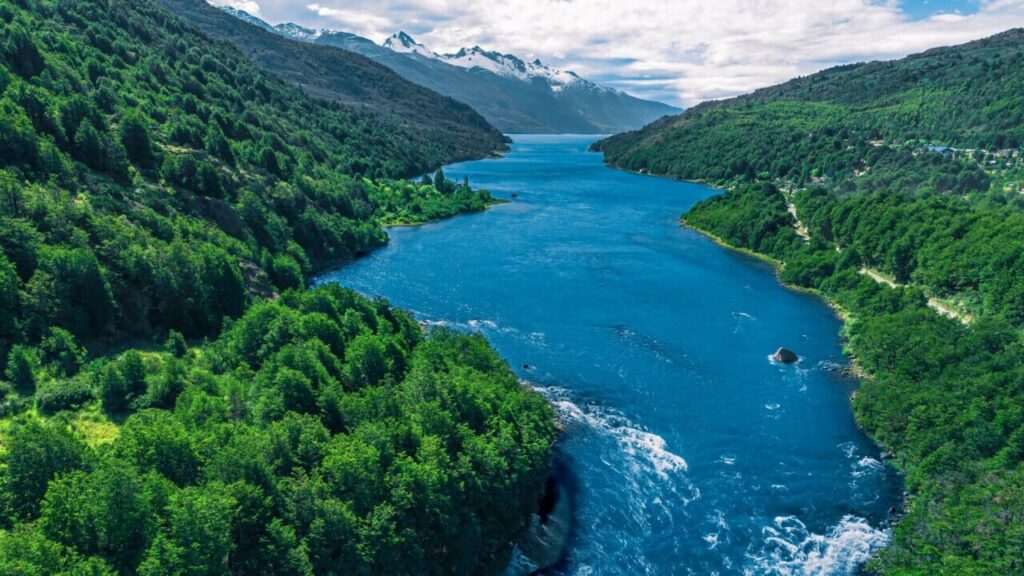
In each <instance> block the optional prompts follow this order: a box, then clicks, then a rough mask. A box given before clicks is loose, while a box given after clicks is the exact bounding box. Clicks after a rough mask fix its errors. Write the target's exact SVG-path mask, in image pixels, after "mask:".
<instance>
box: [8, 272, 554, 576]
mask: <svg viewBox="0 0 1024 576" xmlns="http://www.w3.org/2000/svg"><path fill="white" fill-rule="evenodd" d="M86 372H87V373H88V376H87V380H88V381H91V382H92V386H91V388H90V391H91V392H92V393H94V394H95V395H96V396H97V397H99V399H100V400H99V401H101V402H102V407H103V409H104V410H106V411H107V412H109V413H112V414H115V415H118V416H119V417H120V418H126V420H125V423H124V426H123V427H122V428H121V430H120V431H119V434H118V435H117V436H116V438H113V439H111V440H110V441H109V443H104V444H102V445H100V446H99V447H97V448H91V447H89V446H88V445H86V444H85V443H83V442H82V440H81V439H80V438H79V437H78V436H76V435H74V434H72V433H70V432H68V431H67V429H66V428H65V427H64V425H62V424H61V419H51V420H49V421H40V420H38V419H37V418H33V417H25V418H23V419H18V420H16V421H15V423H14V425H13V428H12V431H11V432H10V433H9V435H8V436H7V438H6V442H5V444H6V453H5V454H4V455H3V457H2V464H3V467H2V468H0V480H2V481H0V503H2V505H3V506H4V514H3V518H4V519H5V522H6V524H7V528H9V529H11V530H10V531H9V532H7V533H4V534H2V535H0V539H2V540H5V541H7V542H8V544H7V545H6V547H5V546H3V545H0V550H4V552H3V553H0V566H3V567H4V570H2V571H5V573H7V571H6V570H8V569H10V568H11V567H18V566H23V567H25V568H26V569H29V568H30V569H32V570H37V571H39V573H47V572H46V566H47V563H48V562H56V561H58V560H57V559H58V558H59V562H60V564H61V565H73V566H75V567H76V568H75V569H76V570H84V568H82V566H84V565H88V566H102V567H103V568H104V569H106V570H116V571H117V572H119V573H126V574H135V573H138V574H263V573H267V572H266V570H267V566H274V567H275V568H274V571H272V573H274V574H280V573H283V574H375V573H381V574H399V573H401V574H408V573H440V572H445V573H470V572H476V571H479V570H481V569H482V568H483V567H484V566H485V565H486V564H487V563H488V562H490V561H491V560H492V559H493V558H494V557H495V555H496V554H499V553H500V552H502V551H503V550H504V549H505V548H506V546H507V545H508V543H509V542H510V540H511V538H512V535H513V534H514V533H515V532H516V531H517V530H518V529H519V527H520V526H521V524H522V522H523V519H524V518H526V517H527V516H528V514H529V513H530V512H531V511H532V510H533V507H534V506H535V504H536V493H537V490H538V486H541V485H542V484H543V482H544V477H545V474H546V473H547V467H548V459H549V458H550V454H549V451H550V447H551V443H552V440H553V437H554V434H555V429H554V425H553V420H552V415H551V410H550V408H549V407H548V406H547V404H546V403H545V401H544V400H543V398H541V397H540V396H539V395H537V394H535V393H533V392H531V391H528V390H527V389H526V388H525V387H523V386H522V385H521V384H520V383H519V381H518V380H517V379H516V378H515V377H514V375H513V374H512V373H511V371H510V370H509V368H508V366H507V365H506V364H505V363H504V362H503V361H502V360H501V359H500V358H498V357H497V355H496V354H495V353H494V352H493V351H492V350H491V349H490V348H489V347H488V345H487V343H486V341H484V339H483V338H482V337H481V336H470V335H459V334H455V333H451V332H446V331H434V332H432V333H430V334H428V335H426V336H424V335H423V334H422V333H421V331H420V327H419V326H418V325H417V324H416V323H415V322H414V321H413V320H412V319H411V318H409V317H408V316H406V315H405V314H403V313H401V312H398V311H396V310H394V309H392V308H390V307H388V306H387V305H386V304H385V303H383V302H371V301H369V300H366V299H364V298H361V297H359V296H356V295H355V294H353V293H351V292H348V291H345V290H342V289H340V288H337V287H325V288H321V289H318V290H315V291H308V292H306V291H303V292H287V293H285V294H284V295H283V296H282V298H281V300H280V301H278V302H264V303H261V304H257V305H255V306H254V307H253V308H252V309H250V310H249V311H248V312H247V313H246V314H245V315H243V316H242V317H241V318H240V319H239V320H238V321H237V322H235V323H234V324H233V325H232V327H231V328H230V329H229V330H227V331H226V332H225V333H224V334H223V335H222V336H221V337H220V338H219V339H218V340H217V341H215V342H213V343H212V344H210V345H208V346H204V347H200V348H195V349H191V350H188V351H187V352H186V353H185V355H184V356H183V357H181V358H179V357H176V356H175V355H174V354H173V353H171V352H145V353H141V352H138V351H135V350H131V351H128V352H126V353H124V354H122V355H120V356H117V357H115V358H113V359H110V360H106V359H104V360H100V361H96V362H94V363H92V364H91V365H90V366H88V367H87V369H86ZM88 402H96V400H93V398H92V396H91V395H90V397H89V400H88ZM63 414H65V415H66V416H71V415H72V413H71V412H64V413H63ZM12 542H13V543H17V544H12ZM29 542H32V543H33V544H32V546H33V547H29V548H19V547H18V546H28V543H29ZM40 546H48V547H52V549H53V551H54V552H53V553H52V555H53V557H54V558H52V559H49V558H48V559H41V558H38V557H36V556H35V554H36V549H37V548H38V547H40ZM29 573H31V572H29ZM75 573H79V572H75Z"/></svg>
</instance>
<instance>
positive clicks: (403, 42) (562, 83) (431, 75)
mask: <svg viewBox="0 0 1024 576" xmlns="http://www.w3.org/2000/svg"><path fill="white" fill-rule="evenodd" d="M225 11H226V12H228V13H229V14H232V15H234V16H235V17H236V18H239V19H241V20H243V21H245V22H249V23H251V24H253V25H255V26H258V27H260V28H263V29H265V30H270V31H273V32H276V33H277V34H280V35H282V36H284V37H287V38H290V39H292V40H295V41H299V42H312V43H315V44H319V45H324V46H334V47H336V48H341V49H343V50H348V51H351V52H355V53H357V54H361V55H363V56H366V57H367V58H369V59H371V60H373V61H375V62H378V63H380V64H383V65H384V66H387V67H388V68H390V69H392V70H394V71H395V72H397V73H398V74H399V75H401V76H402V77H403V78H406V79H407V80H410V81H412V82H414V83H416V84H419V85H421V86H425V87H427V88H429V89H431V90H434V91H436V92H439V93H441V94H445V95H447V96H450V97H452V98H454V99H455V100H458V101H459V102H465V103H466V104H469V105H470V106H472V107H473V108H474V109H475V110H477V111H478V112H480V113H481V114H482V115H483V116H484V117H485V118H487V120H488V121H489V122H490V123H491V124H493V125H495V126H497V127H498V128H499V129H501V130H502V131H504V132H508V133H527V132H532V133H543V132H557V133H584V134H608V133H614V132H621V131H623V130H631V129H635V128H638V127H640V126H643V125H645V124H647V123H649V122H651V121H654V120H656V119H658V118H661V117H662V116H665V115H667V114H674V113H677V112H679V109H678V108H674V107H671V106H667V105H665V104H662V103H660V102H650V101H647V100H641V99H639V98H635V97H633V96H630V95H628V94H625V93H623V92H619V91H617V90H612V89H609V88H605V87H602V86H598V85H596V84H594V83H592V82H589V81H587V80H585V79H583V78H580V77H579V76H577V75H576V74H574V73H572V72H564V71H560V70H555V69H553V68H550V67H548V66H545V65H543V64H542V63H540V62H539V61H537V62H524V61H522V60H520V59H519V58H517V57H515V56H512V55H510V54H499V53H497V52H488V51H486V50H483V49H482V48H480V47H478V46H477V47H473V48H467V49H464V50H461V51H459V52H457V53H455V54H447V55H441V54H436V53H434V52H432V51H431V50H429V49H428V48H426V47H425V46H423V45H421V44H418V43H417V42H416V41H415V40H414V39H413V38H412V37H411V36H409V35H408V34H405V33H404V32H400V33H397V34H395V35H394V36H392V37H391V38H389V39H387V40H386V41H385V42H384V45H383V46H381V45H378V44H376V43H375V42H373V41H371V40H368V39H366V38H363V37H361V36H357V35H355V34H350V33H347V32H334V31H326V30H311V29H308V28H304V27H302V26H298V25H296V24H291V23H286V24H278V25H277V26H271V25H270V24H268V23H266V22H264V21H262V20H260V19H259V18H256V17H254V16H252V15H250V14H247V13H245V12H242V11H238V10H234V9H225Z"/></svg>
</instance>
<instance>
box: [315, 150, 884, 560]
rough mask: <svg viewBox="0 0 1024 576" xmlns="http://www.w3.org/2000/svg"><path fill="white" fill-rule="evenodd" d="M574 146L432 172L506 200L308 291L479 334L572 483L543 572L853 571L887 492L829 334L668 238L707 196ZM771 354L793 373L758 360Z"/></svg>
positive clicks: (826, 322)
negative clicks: (552, 420) (565, 518)
mask: <svg viewBox="0 0 1024 576" xmlns="http://www.w3.org/2000/svg"><path fill="white" fill-rule="evenodd" d="M589 143H590V139H589V138H585V137H565V136H562V137H559V136H518V137H516V141H515V143H514V144H513V150H512V152H511V153H510V154H509V155H507V156H506V157H505V158H502V159H493V160H484V161H479V162H471V163H466V164H458V165H454V166H450V167H447V168H446V169H445V172H446V173H447V174H448V175H449V176H451V177H455V178H458V179H461V178H462V177H463V176H468V177H469V178H470V181H471V183H472V184H474V185H475V186H480V187H485V188H488V189H490V190H492V192H493V193H494V194H495V195H496V196H497V197H499V198H503V199H511V195H512V194H513V193H515V194H516V198H515V199H513V200H512V202H510V203H508V204H503V205H500V206H496V207H494V208H492V209H491V210H489V211H488V212H486V213H484V214H478V215H472V216H466V217H460V218H456V219H453V220H450V221H446V222H442V223H437V224H431V225H427V226H423V227H420V228H402V229H395V230H392V231H391V236H392V242H391V244H390V245H389V246H388V247H386V248H383V249H381V250H379V251H377V252H375V253H373V254H370V255H368V256H367V257H366V258H363V259H361V260H359V261H357V262H355V263H353V264H351V265H348V266H346V267H344V268H342V269H341V270H338V271H336V272H333V273H331V274H327V275H324V276H323V277H321V278H320V279H319V280H318V282H339V283H341V284H343V285H345V286H348V287H351V288H354V289H356V290H358V291H360V292H363V293H365V294H368V295H372V296H384V297H386V298H388V299H389V300H390V301H391V302H392V303H393V304H395V305H398V306H401V307H404V308H407V309H410V310H412V311H413V313H414V314H415V315H416V316H417V318H418V319H419V320H421V321H423V322H425V323H427V324H428V325H430V324H434V325H444V326H447V327H451V328H454V329H458V330H468V331H479V332H482V333H483V334H484V335H486V336H487V338H488V339H489V340H490V341H491V343H492V344H493V345H494V346H495V347H496V349H497V350H498V351H499V352H500V353H501V354H502V355H503V356H504V357H505V358H506V359H507V360H508V361H509V363H510V364H511V365H512V366H515V367H517V372H518V373H519V375H520V377H522V378H523V379H524V380H526V381H527V382H529V383H530V384H531V385H532V386H533V387H534V388H535V389H536V390H538V392H539V393H541V394H543V395H544V396H545V397H547V398H548V400H549V401H551V402H552V404H553V405H554V406H555V408H556V410H557V411H558V413H559V416H560V418H561V419H562V420H563V422H564V423H565V428H566V429H565V432H564V434H563V435H562V438H561V440H560V444H559V450H560V452H561V453H562V454H563V456H564V461H565V462H566V463H567V464H568V465H569V466H571V469H572V476H573V477H574V478H575V479H576V480H575V482H574V487H573V504H574V505H573V516H572V526H573V528H572V530H571V537H570V539H569V542H568V551H567V554H566V556H565V558H564V559H563V561H562V562H561V563H560V564H559V565H558V566H556V567H555V569H554V570H553V571H552V573H555V574H709V573H714V572H717V573H719V574H780V575H781V574H785V575H800V574H815V575H829V574H854V573H856V571H857V570H858V567H859V566H861V565H862V564H863V562H864V561H865V560H866V559H867V558H868V557H870V555H871V554H873V553H874V552H875V551H877V550H878V549H879V548H880V547H882V546H883V545H884V544H885V542H886V541H887V539H888V537H889V533H888V529H887V522H888V520H889V510H890V508H892V507H893V506H898V505H899V500H900V494H901V491H902V486H901V483H900V480H899V477H898V475H897V474H896V473H895V472H894V471H893V470H892V469H891V468H889V467H888V466H887V465H885V464H884V462H883V461H882V460H881V458H880V451H879V449H878V448H877V447H876V446H874V445H873V444H872V443H871V441H870V440H869V439H868V438H866V437H865V436H864V434H862V433H861V432H860V431H859V430H858V429H857V427H856V425H855V423H854V422H853V417H852V413H851V411H850V407H849V397H850V395H851V394H852V393H853V392H854V391H855V390H856V388H857V386H858V382H857V381H856V380H855V379H851V378H848V377H845V376H844V375H843V373H842V370H841V367H842V366H844V365H845V364H846V359H845V358H844V357H843V355H842V350H841V346H840V341H839V336H838V334H839V330H840V327H841V326H840V323H839V320H838V319H837V318H836V317H835V315H834V314H833V313H832V311H831V310H830V309H829V308H828V307H827V306H826V305H825V304H824V303H823V302H821V301H820V300H818V299H816V298H814V297H812V296H809V295H807V294H801V293H797V292H793V291H790V290H787V289H785V288H783V287H781V286H780V285H779V284H778V282H777V280H776V278H775V276H774V274H773V271H772V269H771V268H770V266H768V265H765V264H762V263H759V262H756V261H752V259H750V258H745V257H742V256H739V255H737V254H735V253H733V252H730V251H728V250H725V249H722V248H721V247H718V246H716V245H714V243H712V242H711V241H709V240H707V239H706V238H703V237H702V236H700V235H698V234H696V233H695V232H693V231H691V230H687V229H684V228H681V227H680V226H679V224H678V218H679V215H680V214H681V213H682V212H684V211H685V210H686V209H687V208H688V207H689V206H690V205H692V204H693V203H694V202H697V201H699V200H701V199H703V198H706V197H708V196H710V195H713V194H716V193H717V191H715V190H713V189H710V188H707V187H705V186H699V185H695V184H687V183H681V182H673V181H670V180H664V179H660V178H648V177H643V176H638V175H634V174H628V173H625V172H620V171H615V170H610V169H608V168H605V167H604V166H603V165H602V161H601V160H602V159H601V157H600V155H597V154H592V153H587V152H586V148H587V146H588V145H589ZM782 346H785V347H787V348H789V349H791V350H793V351H794V352H796V353H797V354H798V355H799V357H800V361H799V362H797V363H795V364H784V363H776V362H772V361H771V360H770V358H769V357H770V356H771V355H772V354H773V353H774V352H775V351H776V350H777V349H778V348H779V347H782ZM511 573H514V572H511Z"/></svg>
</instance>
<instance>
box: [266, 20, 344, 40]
mask: <svg viewBox="0 0 1024 576" xmlns="http://www.w3.org/2000/svg"><path fill="white" fill-rule="evenodd" d="M274 30H276V31H277V33H278V34H281V35H282V36H287V37H289V38H291V39H292V40H298V41H300V42H316V39H317V38H319V37H321V36H323V35H324V34H326V33H328V32H330V31H329V30H323V29H321V30H313V29H312V28H305V27H303V26H299V25H298V24H293V23H291V22H288V23H286V24H278V25H277V26H274Z"/></svg>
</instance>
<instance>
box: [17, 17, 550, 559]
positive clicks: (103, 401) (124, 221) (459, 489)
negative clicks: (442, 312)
mask: <svg viewBox="0 0 1024 576" xmlns="http://www.w3.org/2000/svg"><path fill="white" fill-rule="evenodd" d="M0 39H2V40H0V574H25V575H30V576H49V575H52V574H75V575H86V574H88V575H93V576H113V575H115V574H139V575H146V576H157V575H168V576H169V575H175V576H199V575H220V574H234V575H244V574H292V575H296V576H298V575H302V576H310V575H338V574H363V575H365V574H395V573H430V574H440V573H472V572H480V571H483V570H485V569H488V568H490V567H492V565H493V563H495V562H498V561H500V558H501V557H502V555H503V553H505V552H506V551H507V547H508V546H509V543H510V541H511V540H512V537H513V535H514V534H515V533H516V532H517V531H518V530H519V529H520V528H521V527H522V525H523V522H524V520H525V519H526V518H527V516H528V515H529V513H530V512H531V511H532V510H533V508H534V507H535V504H536V498H537V494H538V492H539V491H540V490H541V489H542V488H543V485H544V480H545V477H546V475H547V470H548V466H549V463H550V462H549V459H550V450H551V446H552V443H553V440H554V435H555V428H554V422H553V414H552V412H551V409H550V408H549V407H548V406H547V404H546V402H545V401H544V400H543V399H542V398H541V397H539V396H538V395H537V394H535V393H533V392H531V391H529V390H527V389H526V388H525V387H523V386H522V385H521V384H520V383H519V382H518V380H517V379H516V378H515V377H514V375H513V374H512V373H511V371H510V370H509V368H508V367H507V366H506V365H505V364H504V362H502V361H501V359H500V358H498V357H497V355H496V354H495V352H494V351H493V350H491V349H490V348H489V347H488V345H487V343H486V341H484V340H483V338H482V337H480V336H471V335H460V334H454V333H449V332H444V331H436V332H432V333H430V334H424V333H423V332H422V331H421V329H420V327H419V326H418V325H417V324H416V323H415V322H414V321H413V320H412V319H411V318H410V317H409V316H408V315H406V314H404V313H402V312H400V311H397V310H394V309H392V308H391V307H390V306H388V305H387V304H386V303H384V302H380V301H370V300H367V299H365V298H362V297H359V296H357V295H355V294H353V293H351V292H348V291H345V290H342V289H340V288H337V287H327V288H320V289H317V290H307V289H306V285H307V283H308V281H309V279H310V277H311V275H312V274H314V273H316V272H318V271H321V270H323V269H324V268H326V267H328V266H333V265H337V264H339V263H342V262H345V261H347V260H349V259H351V258H354V257H356V256H358V255H360V254H361V253H364V252H365V251H368V250H371V249H373V248H375V247H378V246H381V245H383V244H384V243H385V242H386V241H387V236H386V234H385V233H384V231H383V230H382V229H381V225H385V224H399V223H419V222H426V221H429V220H433V219H438V218H444V217H448V216H452V215H455V214H459V213H464V212H473V211H479V210H483V209H484V208H485V207H486V206H487V204H489V203H490V202H492V199H491V197H490V196H489V194H487V193H486V192H481V191H474V190H471V189H470V188H469V187H468V186H467V185H462V186H459V185H456V184H455V183H453V182H450V181H447V180H444V181H441V182H439V183H438V185H437V186H435V183H434V182H433V181H431V182H429V183H414V182H410V181H406V180H402V179H400V178H404V177H406V176H411V175H415V174H421V173H426V172H427V171H428V170H430V169H433V168H435V167H436V165H437V164H438V163H439V162H440V161H442V160H444V159H445V150H450V149H451V147H450V146H445V145H442V144H443V143H438V145H436V146H435V145H432V144H431V143H429V142H424V141H423V140H422V134H421V135H420V136H414V135H411V134H410V133H409V132H408V131H407V130H405V128H404V127H403V126H402V125H400V124H396V123H392V122H391V121H389V120H388V118H387V117H386V115H382V114H380V112H379V110H371V109H368V108H367V107H362V106H355V105H346V104H341V103H336V102H335V103H331V102H325V101H320V100H316V99H313V98H310V97H308V96H306V95H305V94H303V92H302V91H300V90H299V89H297V88H294V87H292V86H290V85H287V84H285V83H284V82H282V81H279V80H277V79H275V78H274V77H273V76H270V75H268V74H266V73H264V72H263V71H262V70H261V69H260V68H259V67H258V66H256V65H254V64H253V63H251V62H250V61H249V60H247V59H246V58H245V57H243V56H242V55H241V54H240V53H239V52H237V51H236V50H235V49H233V48H230V47H228V46H227V45H223V44H220V43H217V42H215V41H212V40H211V39H209V38H207V37H204V36H202V35H200V34H199V33H198V32H197V31H196V29H195V28H193V27H192V26H190V25H188V24H186V23H184V22H183V21H181V20H180V19H178V18H177V17H175V16H174V15H172V14H170V13H169V12H167V11H165V10H163V9H161V8H159V7H157V6H156V5H155V4H154V3H152V2H148V1H145V0H87V1H76V2H66V1H63V0H16V1H12V0H0ZM364 80H365V79H364ZM349 81H351V82H355V83H358V82H359V81H360V79H359V78H354V79H349ZM421 96H423V95H421ZM428 96H429V95H426V96H423V97H424V98H426V97H428ZM434 96H436V95H434ZM450 120H452V121H457V120H458V118H457V117H456V118H454V119H450ZM463 150H464V149H463Z"/></svg>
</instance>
